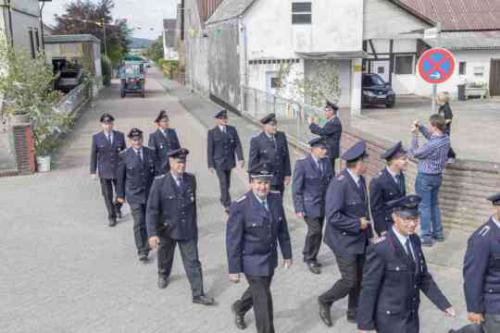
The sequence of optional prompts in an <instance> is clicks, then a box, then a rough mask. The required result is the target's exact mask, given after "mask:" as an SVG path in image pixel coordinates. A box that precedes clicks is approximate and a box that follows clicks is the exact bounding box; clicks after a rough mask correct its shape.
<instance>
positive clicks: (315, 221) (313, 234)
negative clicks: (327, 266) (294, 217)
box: [302, 216, 325, 262]
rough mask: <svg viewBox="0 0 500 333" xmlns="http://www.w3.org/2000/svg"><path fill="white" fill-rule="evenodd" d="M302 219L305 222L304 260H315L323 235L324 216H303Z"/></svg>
mask: <svg viewBox="0 0 500 333" xmlns="http://www.w3.org/2000/svg"><path fill="white" fill-rule="evenodd" d="M304 220H305V221H306V224H307V235H306V241H305V244H304V250H303V251H302V254H303V255H304V262H311V261H316V257H317V256H318V253H319V249H320V247H321V239H322V237H323V223H324V220H325V218H324V217H317V218H310V217H307V216H306V217H305V218H304Z"/></svg>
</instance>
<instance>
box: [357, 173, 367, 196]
mask: <svg viewBox="0 0 500 333" xmlns="http://www.w3.org/2000/svg"><path fill="white" fill-rule="evenodd" d="M358 187H359V189H360V191H361V194H362V196H363V200H365V199H366V194H365V187H364V186H363V182H362V181H361V178H359V179H358Z"/></svg>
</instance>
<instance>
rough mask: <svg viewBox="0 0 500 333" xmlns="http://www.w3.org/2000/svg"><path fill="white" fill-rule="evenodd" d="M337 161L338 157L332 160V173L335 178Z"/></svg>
mask: <svg viewBox="0 0 500 333" xmlns="http://www.w3.org/2000/svg"><path fill="white" fill-rule="evenodd" d="M336 160H337V158H336V157H334V158H330V163H331V164H332V172H333V176H335V161H336Z"/></svg>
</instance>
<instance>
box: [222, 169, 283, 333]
mask: <svg viewBox="0 0 500 333" xmlns="http://www.w3.org/2000/svg"><path fill="white" fill-rule="evenodd" d="M249 175H250V188H251V190H250V191H249V192H247V193H246V194H245V195H244V196H243V197H241V198H240V199H238V200H236V201H234V202H233V203H232V205H231V209H230V213H229V219H228V221H227V227H226V250H227V257H228V266H229V279H230V281H232V282H234V283H237V282H239V281H240V277H241V276H240V275H241V274H244V275H245V277H246V280H247V282H248V285H249V287H248V288H247V290H246V291H245V292H244V293H243V295H242V296H241V298H240V299H239V300H237V301H236V302H234V303H233V305H232V311H233V313H234V315H235V317H234V320H235V325H236V327H237V328H239V329H245V328H246V327H247V326H246V323H245V314H246V313H247V312H248V311H249V310H250V309H252V307H253V310H254V311H253V312H254V314H255V325H256V327H257V332H258V333H274V324H273V301H272V294H271V282H272V279H273V276H274V271H275V269H276V267H277V265H278V243H279V248H280V249H281V253H282V255H283V259H284V263H283V264H284V267H285V268H289V267H290V266H291V265H292V247H291V243H290V235H289V233H288V226H287V221H286V216H285V211H284V209H283V202H282V199H281V195H280V194H279V192H273V191H270V189H271V182H272V180H273V178H274V172H273V170H272V169H271V168H270V166H269V165H266V164H265V163H258V164H255V165H253V166H252V167H251V168H250V170H249Z"/></svg>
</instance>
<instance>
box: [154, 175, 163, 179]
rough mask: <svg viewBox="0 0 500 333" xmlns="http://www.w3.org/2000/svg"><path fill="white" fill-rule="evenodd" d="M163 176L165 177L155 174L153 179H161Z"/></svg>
mask: <svg viewBox="0 0 500 333" xmlns="http://www.w3.org/2000/svg"><path fill="white" fill-rule="evenodd" d="M164 177H165V175H159V176H156V177H155V179H162V178H164Z"/></svg>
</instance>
